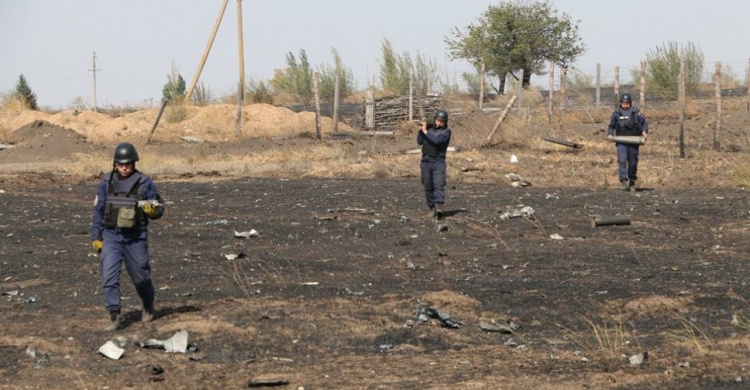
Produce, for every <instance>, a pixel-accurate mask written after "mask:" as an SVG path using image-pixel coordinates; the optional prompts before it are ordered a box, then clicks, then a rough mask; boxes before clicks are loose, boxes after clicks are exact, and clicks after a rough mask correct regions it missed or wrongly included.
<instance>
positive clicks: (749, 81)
mask: <svg viewBox="0 0 750 390" xmlns="http://www.w3.org/2000/svg"><path fill="white" fill-rule="evenodd" d="M745 99H746V100H747V105H746V107H747V111H750V59H748V60H747V69H745Z"/></svg>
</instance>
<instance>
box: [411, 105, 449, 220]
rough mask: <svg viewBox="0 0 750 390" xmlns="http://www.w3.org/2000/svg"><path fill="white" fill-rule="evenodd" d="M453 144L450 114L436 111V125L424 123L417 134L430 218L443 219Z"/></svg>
mask: <svg viewBox="0 0 750 390" xmlns="http://www.w3.org/2000/svg"><path fill="white" fill-rule="evenodd" d="M450 142H451V129H450V128H448V112H447V111H445V110H442V109H440V110H437V111H435V125H434V126H428V125H427V121H422V126H421V128H420V129H419V133H417V144H419V145H421V146H422V160H421V161H420V170H421V176H422V184H423V185H424V192H425V197H426V200H427V207H429V208H430V214H429V215H430V216H431V217H433V218H434V217H437V218H442V217H443V206H444V204H445V170H446V164H445V154H446V152H447V151H448V144H450Z"/></svg>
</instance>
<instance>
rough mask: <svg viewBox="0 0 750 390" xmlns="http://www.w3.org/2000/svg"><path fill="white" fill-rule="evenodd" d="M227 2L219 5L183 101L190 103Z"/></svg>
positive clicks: (225, 0)
mask: <svg viewBox="0 0 750 390" xmlns="http://www.w3.org/2000/svg"><path fill="white" fill-rule="evenodd" d="M227 3H229V0H224V2H223V3H222V5H221V9H219V15H218V16H216V22H215V23H214V28H213V31H211V37H210V38H208V43H207V44H206V48H205V49H204V50H203V57H201V60H200V62H199V63H198V69H197V70H196V71H195V75H194V76H193V80H192V81H191V82H190V87H189V88H188V90H187V93H185V103H190V97H191V96H192V95H193V90H194V89H195V85H196V84H197V83H198V79H199V78H200V76H201V72H202V71H203V66H204V65H206V60H207V59H208V53H209V52H211V46H213V44H214V39H215V38H216V32H217V31H219V25H221V19H223V18H224V11H225V10H226V9H227Z"/></svg>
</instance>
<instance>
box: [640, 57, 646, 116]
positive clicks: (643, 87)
mask: <svg viewBox="0 0 750 390" xmlns="http://www.w3.org/2000/svg"><path fill="white" fill-rule="evenodd" d="M640 81H641V101H640V105H641V112H643V111H644V110H645V109H646V61H641V80H640Z"/></svg>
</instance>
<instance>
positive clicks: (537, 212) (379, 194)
mask: <svg viewBox="0 0 750 390" xmlns="http://www.w3.org/2000/svg"><path fill="white" fill-rule="evenodd" d="M156 180H157V185H158V186H159V189H160V192H161V193H162V196H163V197H164V198H166V200H167V201H168V202H169V203H168V205H167V214H166V215H165V217H164V218H163V219H161V220H159V221H156V222H155V223H153V224H152V226H151V234H150V250H151V254H152V262H153V264H152V266H153V270H154V281H155V285H156V288H157V290H158V291H157V311H158V313H157V318H156V320H155V321H154V322H152V323H148V324H144V323H141V322H139V321H138V320H139V316H140V314H139V302H138V298H137V296H136V295H135V292H134V290H133V287H132V285H131V284H130V281H129V279H128V278H127V275H126V274H124V275H123V280H122V289H123V293H124V295H125V298H126V299H125V301H124V302H125V305H126V306H125V313H126V315H127V318H126V327H125V328H124V329H122V330H119V331H117V332H104V331H103V330H102V329H103V328H104V327H105V326H106V324H107V319H106V316H105V311H104V309H103V306H102V301H103V299H102V297H101V294H100V291H99V275H98V272H99V270H98V260H97V257H96V256H95V254H94V253H92V252H91V250H90V242H89V237H88V229H89V224H90V220H91V208H92V202H93V192H94V189H95V185H96V183H97V179H90V180H81V181H75V180H74V181H73V182H71V180H70V179H65V178H61V177H60V178H56V177H52V176H33V175H20V176H12V177H11V176H9V177H6V178H4V179H2V182H0V185H1V187H0V188H2V189H3V191H4V192H3V193H2V194H0V202H1V203H2V209H1V211H0V233H1V234H0V257H1V260H0V267H1V268H0V277H1V278H2V279H0V281H2V285H1V288H0V292H2V293H3V296H2V300H0V319H1V320H0V322H1V323H2V327H1V328H0V378H2V380H0V382H2V383H3V385H4V386H5V387H6V388H60V389H62V388H66V389H67V388H89V389H94V388H105V387H109V388H134V389H135V388H138V389H141V388H154V389H156V388H191V389H192V388H206V389H209V388H246V387H248V385H249V384H262V383H267V384H277V385H279V384H281V385H284V384H285V385H284V386H287V387H288V388H300V387H303V388H305V389H313V388H530V387H535V388H570V389H573V388H575V389H580V388H623V389H624V388H628V389H633V388H644V389H645V388H698V387H700V388H744V387H746V386H747V383H748V381H750V377H749V376H748V370H749V369H750V366H749V364H750V363H748V362H749V361H750V360H749V359H748V357H750V304H748V297H750V287H748V284H747V271H746V263H747V254H748V253H750V241H749V240H748V239H747V236H748V226H750V214H748V210H750V206H748V202H747V193H746V191H744V190H740V189H722V190H720V191H719V190H714V189H707V188H698V189H696V188H692V189H645V190H642V191H639V192H637V193H627V192H621V191H617V190H614V189H584V188H560V189H555V188H538V187H526V188H510V187H508V186H507V185H490V184H466V183H451V184H452V185H453V187H451V188H449V189H448V204H447V206H448V207H447V215H446V217H445V218H444V219H443V220H441V221H438V222H436V221H435V220H432V219H430V218H428V217H427V215H426V214H427V212H426V208H425V206H424V201H423V197H422V192H421V191H422V189H421V185H420V184H419V182H418V180H417V179H410V180H399V179H388V180H359V181H358V180H350V179H346V180H344V179H341V180H338V179H331V180H323V179H293V180H277V179H251V178H245V179H236V180H223V179H221V178H217V180H216V181H211V180H210V178H208V179H207V178H203V179H201V180H199V181H198V180H187V181H186V180H167V179H166V178H159V177H157V178H156ZM524 206H528V207H529V208H526V209H524V208H523V207H524ZM521 210H523V212H521ZM532 211H533V212H532ZM517 214H521V215H520V216H516V215H517ZM615 215H628V216H630V221H631V223H630V224H629V225H614V226H593V224H592V219H593V218H594V217H595V216H615ZM253 229H254V230H255V231H256V232H258V235H257V236H251V237H246V238H237V237H235V232H237V233H242V232H248V231H251V230H253ZM229 255H235V256H229ZM228 258H234V259H233V260H229V259H228ZM420 309H422V310H421V313H422V314H435V312H436V311H438V310H439V311H440V312H441V313H442V314H443V315H444V319H445V315H447V316H449V317H450V320H449V321H443V320H441V319H440V318H436V317H438V316H434V317H432V316H429V315H426V316H425V315H423V316H421V317H420V316H419V315H418V313H419V312H420ZM425 309H434V310H433V311H430V310H425ZM450 324H453V325H455V326H458V327H455V326H447V325H450ZM483 327H484V328H485V329H483ZM178 330H185V331H187V332H188V334H189V342H190V345H191V347H192V348H191V350H190V351H188V352H187V353H185V354H181V353H176V354H175V353H165V351H164V350H159V349H149V348H142V347H140V346H138V345H135V344H134V343H131V342H128V344H127V345H126V346H125V348H124V349H125V352H124V355H123V356H122V357H121V358H120V359H119V360H112V359H108V358H107V357H105V356H103V355H101V354H99V353H97V351H98V349H99V348H100V346H102V345H103V344H104V343H105V342H106V341H108V340H110V339H112V338H113V337H114V336H117V335H119V336H124V337H126V338H127V340H131V339H132V337H133V336H134V335H137V336H138V338H139V339H150V338H156V339H166V338H169V337H170V336H172V335H173V334H174V333H175V332H177V331H178ZM494 330H497V331H494ZM157 367H158V368H161V369H163V372H159V370H157V369H156V368H157ZM264 381H266V382H264Z"/></svg>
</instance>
